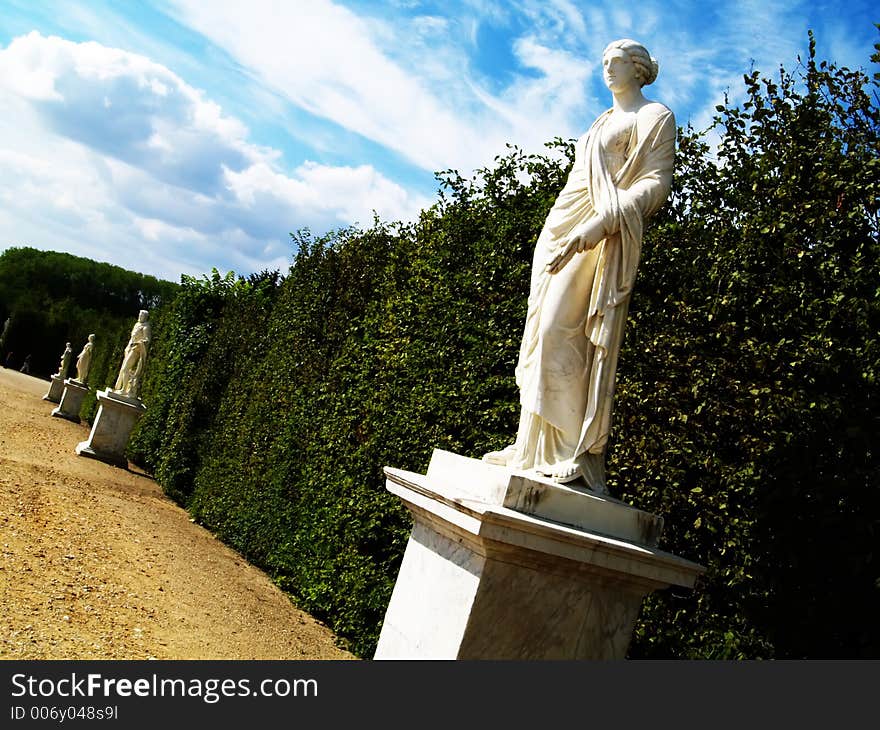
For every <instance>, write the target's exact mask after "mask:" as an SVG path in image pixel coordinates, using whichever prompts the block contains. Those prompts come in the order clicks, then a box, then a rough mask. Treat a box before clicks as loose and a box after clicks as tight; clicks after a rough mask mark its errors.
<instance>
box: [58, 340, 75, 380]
mask: <svg viewBox="0 0 880 730" xmlns="http://www.w3.org/2000/svg"><path fill="white" fill-rule="evenodd" d="M72 356H73V350H71V349H70V343H69V342H68V343H66V344H65V345H64V352H63V353H62V355H61V363H60V365H59V366H58V372H57V373H55V377H56V378H61V379H62V380H63V379H64V378H66V377H67V371H68V370H69V369H70V358H71V357H72Z"/></svg>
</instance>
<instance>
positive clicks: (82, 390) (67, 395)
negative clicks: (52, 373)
mask: <svg viewBox="0 0 880 730" xmlns="http://www.w3.org/2000/svg"><path fill="white" fill-rule="evenodd" d="M88 392H89V386H87V385H86V384H85V383H81V382H79V381H78V380H76V379H74V378H68V379H67V380H65V381H64V393H63V394H62V396H61V403H59V404H58V407H57V408H55V409H54V410H53V411H52V415H53V416H58V417H59V418H66V419H67V420H68V421H73V422H74V423H79V422H80V417H79V409H80V408H82V402H83V399H84V398H85V397H86V393H88Z"/></svg>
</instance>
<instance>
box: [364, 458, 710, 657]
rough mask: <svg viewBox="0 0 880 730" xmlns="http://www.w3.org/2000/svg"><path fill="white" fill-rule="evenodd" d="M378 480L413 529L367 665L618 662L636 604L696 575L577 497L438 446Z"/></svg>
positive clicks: (641, 518)
mask: <svg viewBox="0 0 880 730" xmlns="http://www.w3.org/2000/svg"><path fill="white" fill-rule="evenodd" d="M385 474H386V476H387V488H388V490H389V491H390V492H392V493H393V494H396V495H397V496H399V497H400V498H401V499H402V500H403V501H404V503H405V504H406V506H407V507H408V508H409V510H410V511H411V512H412V514H413V518H414V520H415V525H414V527H413V531H412V534H411V535H410V539H409V542H408V544H407V548H406V552H405V554H404V558H403V563H402V565H401V568H400V573H399V575H398V578H397V583H396V584H395V586H394V591H393V593H392V596H391V601H390V603H389V605H388V609H387V612H386V614H385V621H384V623H383V625H382V632H381V634H380V637H379V643H378V646H377V648H376V653H375V656H374V658H375V659H623V658H625V656H626V650H627V648H628V646H629V642H630V638H631V635H632V629H633V625H634V623H635V621H636V618H637V617H638V612H639V608H640V606H641V603H642V599H643V598H644V596H645V595H647V594H648V593H649V592H650V591H652V590H655V589H658V588H666V587H667V586H669V585H680V586H686V587H693V585H694V582H695V580H696V578H697V576H699V575H700V574H701V573H702V572H704V570H705V569H704V568H703V567H702V566H700V565H697V564H696V563H692V562H690V561H687V560H684V559H682V558H679V557H677V556H675V555H671V554H669V553H665V552H663V551H661V550H658V549H657V547H656V545H657V541H658V539H659V536H660V531H661V529H662V521H661V520H660V518H658V517H656V516H655V515H651V514H649V513H646V512H642V511H641V510H637V509H634V508H632V507H630V506H629V505H626V504H624V503H622V502H620V501H618V500H614V499H611V498H608V497H598V496H596V495H594V494H592V493H590V492H588V491H586V490H579V489H573V488H571V487H564V486H560V485H557V484H554V483H553V482H552V481H550V480H545V479H541V478H539V477H535V476H533V475H530V474H527V473H523V472H511V471H510V470H508V469H505V468H503V467H498V466H493V465H491V464H486V463H485V462H482V461H478V460H476V459H468V458H466V457H462V456H457V455H455V454H450V453H449V452H444V451H440V450H435V451H434V455H433V457H432V459H431V464H430V466H429V468H428V474H427V475H422V474H415V473H413V472H405V471H402V470H399V469H391V468H386V469H385Z"/></svg>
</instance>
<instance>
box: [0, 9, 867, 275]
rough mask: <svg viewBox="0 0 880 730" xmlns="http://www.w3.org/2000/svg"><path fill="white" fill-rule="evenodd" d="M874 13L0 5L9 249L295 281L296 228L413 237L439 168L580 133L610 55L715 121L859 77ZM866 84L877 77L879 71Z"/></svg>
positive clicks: (696, 115) (4, 216) (594, 109)
mask: <svg viewBox="0 0 880 730" xmlns="http://www.w3.org/2000/svg"><path fill="white" fill-rule="evenodd" d="M871 7H873V4H872V3H869V2H866V1H862V0H855V1H853V2H846V3H843V2H839V3H838V2H791V1H787V2H777V1H776V0H763V1H759V0H731V1H730V2H727V1H724V2H705V1H703V2H696V1H690V0H687V1H685V0H643V1H642V2H640V3H638V4H635V3H633V4H629V5H627V4H625V3H623V2H620V1H619V0H618V2H611V1H610V0H599V1H595V2H581V1H579V0H511V1H509V2H508V1H504V2H502V1H496V0H460V1H455V0H449V1H448V2H446V1H444V2H439V1H438V2H433V1H424V2H422V1H421V0H388V1H386V2H366V1H363V0H351V1H346V2H340V1H337V2H331V1H330V0H286V1H283V2H282V1H280V0H275V1H272V0H249V2H247V3H245V2H241V1H240V0H211V1H210V2H208V0H153V1H152V2H147V1H146V0H143V1H141V2H131V1H129V0H94V1H92V2H73V1H71V0H68V1H66V2H62V1H60V0H39V1H37V0H0V250H3V249H5V248H7V247H10V246H19V245H29V246H34V247H36V248H41V249H49V250H57V251H68V252H70V253H74V254H77V255H81V256H87V257H89V258H93V259H96V260H99V261H108V262H110V263H114V264H117V265H120V266H124V267H126V268H129V269H133V270H136V271H141V272H144V273H150V274H153V275H155V276H160V277H162V278H166V279H171V280H173V281H177V280H179V277H180V274H183V273H185V274H192V275H200V274H202V273H207V272H210V270H211V269H212V268H214V267H216V268H218V269H220V271H221V272H226V271H228V270H233V271H235V272H236V273H239V274H244V275H246V274H249V273H251V272H254V271H260V270H262V269H267V268H268V269H275V268H281V269H282V270H286V267H287V266H288V265H289V263H290V259H291V255H292V248H291V244H290V240H289V236H288V234H289V232H291V231H295V230H297V229H299V228H303V227H309V228H311V229H312V231H314V232H323V231H326V230H329V229H332V228H338V227H343V226H347V225H352V224H353V225H361V226H368V225H369V224H370V223H371V222H372V219H373V211H375V212H376V213H378V215H379V216H380V217H381V218H383V219H385V220H410V219H413V218H414V217H416V216H417V215H418V211H419V210H420V209H422V208H424V207H426V206H428V205H430V204H431V203H432V202H434V200H435V198H436V191H437V183H436V180H435V178H434V172H435V171H437V170H444V169H448V168H455V169H458V170H459V171H461V172H462V174H465V175H469V174H471V172H472V171H473V170H474V169H476V168H479V167H481V166H484V165H488V164H491V162H492V159H493V158H494V157H495V156H496V155H497V154H500V153H503V152H504V149H505V144H506V143H512V144H516V145H519V146H520V147H522V148H524V149H525V150H527V151H530V152H540V151H543V144H544V143H545V142H547V141H549V140H551V139H553V138H554V137H556V136H561V137H576V136H578V135H580V134H581V133H582V132H583V131H584V129H585V128H586V126H588V124H589V123H590V122H591V121H592V119H593V118H594V117H595V116H596V115H597V114H598V113H599V112H601V111H602V110H603V109H604V108H606V107H607V106H608V104H609V103H610V96H609V93H608V91H607V90H606V89H605V87H604V86H603V85H602V81H601V75H600V73H599V62H600V54H601V52H602V49H603V48H604V47H605V45H606V44H607V43H608V42H609V41H611V40H615V39H617V38H635V39H636V40H639V41H641V42H642V43H644V44H645V45H646V46H647V47H648V49H649V51H650V52H651V53H652V55H654V56H655V57H656V58H657V60H658V61H659V64H660V75H659V78H658V79H657V82H656V83H655V84H654V85H653V86H651V87H647V88H646V94H647V96H649V97H650V98H653V99H655V100H657V101H662V102H664V103H665V104H667V106H669V107H670V108H671V109H672V110H673V111H674V112H675V114H676V118H677V120H678V122H679V124H682V125H684V124H686V123H688V122H691V123H692V124H693V125H694V126H695V127H697V128H698V129H703V128H705V127H706V126H707V125H708V123H709V121H710V119H711V116H712V113H713V112H712V110H713V108H714V106H715V105H716V104H717V103H719V102H720V101H721V100H722V98H723V95H724V94H725V92H727V93H729V94H730V96H731V98H732V99H734V100H735V99H737V98H738V97H739V96H740V95H741V93H742V82H741V79H742V75H743V73H745V72H747V71H749V69H750V68H752V67H754V68H757V69H760V70H761V71H763V72H764V73H766V74H772V73H774V71H775V70H776V69H777V68H778V67H779V66H780V65H784V66H786V68H789V69H791V68H793V67H794V65H795V63H796V58H797V56H798V54H801V55H803V54H804V53H805V49H806V45H807V30H808V29H812V30H813V31H814V32H815V33H816V35H817V40H818V46H819V54H820V56H821V57H822V58H827V59H829V60H833V61H835V62H838V63H840V64H843V65H848V66H850V67H859V66H861V67H866V66H867V65H868V64H869V58H870V55H871V53H872V51H873V44H874V43H875V42H876V41H877V39H878V37H880V34H878V32H877V30H876V29H875V27H874V25H873V23H874V22H875V21H878V20H880V17H878V16H880V14H878V13H876V11H875V12H873V13H872V11H871ZM873 70H874V69H872V72H873Z"/></svg>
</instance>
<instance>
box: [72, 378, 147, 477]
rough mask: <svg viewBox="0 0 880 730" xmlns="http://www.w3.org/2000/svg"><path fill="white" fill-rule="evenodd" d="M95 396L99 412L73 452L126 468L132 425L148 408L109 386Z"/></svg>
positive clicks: (137, 400)
mask: <svg viewBox="0 0 880 730" xmlns="http://www.w3.org/2000/svg"><path fill="white" fill-rule="evenodd" d="M96 397H97V399H98V403H99V407H98V415H97V416H96V417H95V422H94V423H93V424H92V431H91V433H90V434H89V437H88V439H87V440H85V441H81V442H80V443H79V444H77V446H76V453H77V454H79V455H80V456H88V457H91V458H93V459H100V460H101V461H106V462H108V463H110V464H115V465H116V466H121V467H123V468H127V467H128V460H127V459H126V458H125V447H126V445H127V444H128V437H129V436H130V435H131V429H132V428H134V424H135V423H137V420H138V419H139V418H140V417H141V416H142V415H143V414H144V412H145V411H146V410H147V409H146V406H144V404H143V403H141V402H140V400H139V399H137V398H129V397H128V396H124V395H121V394H119V393H115V392H113V391H112V390H110V389H109V388H108V389H106V390H99V391H98V392H97V394H96Z"/></svg>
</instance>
